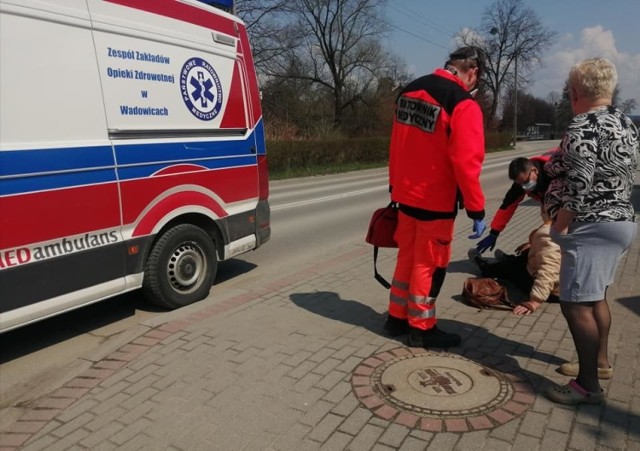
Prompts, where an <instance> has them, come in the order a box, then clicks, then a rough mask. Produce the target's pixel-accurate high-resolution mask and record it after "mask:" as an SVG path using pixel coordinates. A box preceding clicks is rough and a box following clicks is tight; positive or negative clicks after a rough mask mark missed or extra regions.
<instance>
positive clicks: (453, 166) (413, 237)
mask: <svg viewBox="0 0 640 451" xmlns="http://www.w3.org/2000/svg"><path fill="white" fill-rule="evenodd" d="M480 52H481V51H480V50H478V49H476V48H474V47H463V48H461V49H458V50H456V51H455V52H453V53H452V54H451V55H449V60H448V61H447V63H446V64H445V68H444V69H437V70H436V71H435V72H434V73H432V74H430V75H426V76H423V77H420V78H418V79H416V80H414V81H412V82H411V83H409V84H408V85H407V86H406V87H405V88H404V89H403V90H402V92H401V93H400V95H399V96H398V99H397V101H396V110H395V118H394V122H393V129H392V132H391V145H390V151H389V187H390V190H391V200H392V201H394V202H397V203H398V206H399V210H400V211H399V215H398V228H397V230H396V234H395V238H396V241H397V243H398V259H397V263H396V269H395V272H394V274H393V281H392V283H391V293H390V299H389V316H388V318H387V322H386V323H385V326H384V328H385V330H386V331H387V332H388V333H389V334H390V335H392V336H397V335H400V334H402V333H403V332H406V331H407V327H408V331H409V338H408V344H409V346H414V347H445V348H446V347H450V346H457V345H459V344H460V336H459V335H457V334H453V333H447V332H444V331H442V330H441V329H438V327H437V326H436V308H435V301H436V297H437V296H438V293H439V292H440V288H441V287H442V283H443V282H444V277H445V273H446V269H447V265H448V264H449V259H450V258H451V241H452V239H453V227H454V219H455V217H456V214H457V212H458V203H459V201H460V200H463V201H464V207H465V208H466V210H467V216H468V217H469V218H471V219H473V231H474V232H475V234H474V235H472V236H470V238H479V237H480V236H481V235H482V232H483V231H484V229H485V228H486V226H485V224H484V194H483V193H482V188H481V186H480V179H479V178H480V171H481V169H482V163H483V161H484V127H483V120H482V111H481V110H480V106H479V105H478V103H477V102H476V101H475V100H474V99H473V96H472V94H471V93H470V91H473V90H475V88H476V86H477V85H478V81H479V80H480V77H481V72H482V68H483V63H484V61H483V55H482V54H481V53H480Z"/></svg>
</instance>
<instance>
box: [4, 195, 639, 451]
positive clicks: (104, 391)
mask: <svg viewBox="0 0 640 451" xmlns="http://www.w3.org/2000/svg"><path fill="white" fill-rule="evenodd" d="M527 207H529V208H527ZM521 210H522V212H521V211H520V210H519V212H518V214H517V215H516V217H515V218H514V221H512V224H510V226H509V234H508V236H504V237H503V236H501V241H500V243H499V244H500V245H501V247H502V248H503V249H505V250H507V249H513V248H515V246H516V245H517V244H519V243H520V241H522V239H521V238H522V237H526V236H527V235H528V232H529V230H530V229H532V228H533V227H535V225H536V224H537V223H538V219H537V218H538V209H537V208H536V207H535V206H533V204H528V205H527V204H526V203H525V204H524V205H523V207H521ZM463 221H464V218H461V219H460V222H459V223H458V225H457V235H456V241H455V245H454V252H453V257H452V263H451V265H450V268H449V273H448V275H447V279H446V281H445V287H444V288H443V292H442V293H441V296H440V298H439V300H438V314H439V318H440V319H439V322H440V325H441V326H442V327H443V328H445V329H447V330H452V331H456V332H458V333H460V334H461V335H462V336H463V344H462V347H461V348H459V349H451V350H449V352H451V353H460V352H464V351H465V349H467V350H468V349H470V348H473V349H475V350H476V351H479V352H483V353H487V354H492V355H496V356H504V357H505V358H508V359H510V360H511V361H513V362H514V364H515V365H517V366H518V367H519V368H520V369H522V371H523V372H524V374H526V375H527V378H528V380H529V382H530V383H531V385H532V387H533V389H534V392H535V399H534V400H533V401H532V404H531V405H530V406H529V407H528V408H526V410H524V411H522V412H519V413H512V415H510V417H508V418H507V417H505V418H504V421H498V422H494V423H491V424H489V427H487V428H485V429H481V430H471V431H467V432H453V430H455V428H454V423H447V422H443V423H442V426H441V428H440V429H439V430H436V431H434V430H430V428H428V427H424V425H423V423H421V422H414V423H412V422H411V421H407V422H406V424H401V423H402V422H400V423H399V422H395V421H390V420H388V419H385V418H383V416H381V415H379V414H377V413H376V412H375V409H371V408H369V407H367V406H366V405H365V404H363V403H361V402H360V400H359V399H358V397H357V396H356V395H355V394H354V390H353V385H352V380H353V379H352V378H353V372H354V370H355V369H356V368H358V367H359V365H361V364H362V363H363V362H364V361H366V360H367V359H368V358H370V357H371V356H372V355H374V354H378V353H381V352H383V351H391V352H397V351H394V350H397V349H401V348H403V346H404V345H403V343H402V342H401V341H399V340H395V339H390V338H387V337H386V336H384V335H383V334H382V333H381V330H382V325H383V322H384V318H385V315H386V306H387V296H388V293H387V291H385V290H384V289H383V288H382V287H380V286H379V285H378V284H377V282H375V280H374V279H373V277H372V261H371V248H370V247H369V246H367V245H366V244H364V243H354V244H353V245H352V246H351V247H348V248H342V249H341V250H340V251H339V252H336V254H335V255H333V256H332V257H331V258H328V259H327V260H326V261H322V262H317V263H315V264H312V265H309V267H307V268H302V269H300V271H298V272H297V273H294V274H290V275H287V276H285V277H283V278H282V279H280V280H275V281H273V282H272V283H271V284H270V285H268V286H266V287H264V288H261V289H260V290H246V291H244V292H236V293H231V294H227V293H224V290H220V291H218V292H216V296H223V297H224V296H225V295H226V297H225V298H224V300H223V301H220V300H219V298H218V300H216V302H213V301H209V300H207V301H204V302H202V303H198V304H197V305H194V306H190V307H188V308H185V309H182V310H180V311H177V312H172V313H170V314H167V315H161V316H160V318H159V319H156V320H154V321H150V322H148V323H146V324H145V325H144V327H142V328H140V334H139V336H137V337H135V338H133V339H131V340H130V341H129V342H127V343H124V344H122V345H121V346H119V347H118V348H117V349H115V350H113V351H112V352H110V353H109V354H107V355H106V356H103V357H100V358H97V359H96V360H95V362H94V363H93V365H92V366H91V368H90V369H88V370H86V371H85V372H83V373H82V374H79V375H77V376H76V377H74V378H73V379H71V380H70V381H69V382H67V383H66V384H65V385H64V386H62V387H60V388H59V389H57V390H56V391H54V392H52V393H50V394H48V395H47V396H45V397H43V398H40V399H38V400H37V401H35V402H33V403H32V404H30V405H28V406H22V407H23V408H24V409H25V411H24V414H23V415H22V416H21V417H20V418H19V419H18V421H16V422H15V423H13V424H12V425H10V427H9V428H8V429H7V430H5V431H2V433H1V434H0V449H2V450H5V449H6V450H8V449H17V448H19V449H24V450H40V449H46V450H63V449H64V450H69V449H91V450H101V449H126V450H139V449H149V450H158V449H177V450H199V449H203V450H214V449H220V450H243V449H246V450H316V449H326V450H343V449H345V450H346V449H348V450H370V449H373V450H391V449H401V450H413V449H416V450H417V449H432V450H438V451H440V450H448V449H451V450H453V449H456V450H458V449H459V450H472V449H490V450H503V449H504V450H509V449H514V450H522V449H526V450H536V449H545V450H556V449H572V450H573V449H575V450H581V451H583V450H596V449H597V450H600V449H602V450H605V449H606V450H610V449H616V450H618V449H619V450H633V449H636V450H637V449H640V382H638V381H640V366H639V365H638V357H639V356H638V354H639V352H640V328H639V327H638V316H639V315H640V286H639V285H638V282H637V278H638V276H637V275H638V265H639V256H640V237H639V239H637V240H636V242H635V243H634V246H633V248H632V250H631V252H630V253H629V254H628V255H627V256H626V257H625V259H624V261H623V262H622V264H621V266H620V268H619V272H618V277H617V282H616V284H615V286H613V287H612V288H611V289H610V293H609V300H610V305H611V309H612V313H613V321H614V323H613V329H612V334H611V340H610V341H611V343H610V348H611V356H612V362H613V365H614V367H615V375H614V377H613V379H612V380H610V381H604V387H605V390H606V393H607V404H606V405H604V406H580V407H578V408H575V407H563V406H558V405H554V404H553V403H551V402H550V401H548V400H547V399H546V398H545V397H544V395H543V394H542V392H543V390H544V387H546V386H547V385H548V384H551V383H558V382H563V383H564V382H566V380H567V378H566V377H564V376H561V375H559V374H558V373H556V372H555V369H556V368H557V366H558V365H559V364H560V363H562V362H565V361H568V360H574V359H575V358H576V355H575V350H574V347H573V342H572V340H571V336H570V334H569V333H568V331H567V328H566V322H565V320H564V318H563V317H562V315H561V313H560V309H559V306H558V305H557V304H548V305H543V307H542V308H540V309H539V310H538V311H537V312H536V313H535V314H533V315H529V316H524V317H518V316H514V315H512V314H511V313H510V312H503V311H477V310H475V309H472V308H470V307H468V306H465V305H463V304H462V303H461V302H460V296H459V294H460V291H461V287H462V282H463V281H464V280H465V279H466V278H467V277H469V276H470V274H471V273H473V271H474V269H473V267H472V266H471V265H470V263H469V262H468V261H467V259H466V250H467V248H468V247H470V245H472V244H473V243H472V242H470V241H469V240H468V239H467V238H466V236H465V235H466V234H467V233H469V231H468V227H467V226H468V225H467V224H466V222H467V221H465V222H463ZM505 235H506V234H505ZM394 255H395V254H394V252H393V251H390V250H389V251H383V256H382V261H381V263H380V269H381V272H383V274H385V275H389V276H390V274H391V272H392V268H393V263H394ZM458 430H459V429H458Z"/></svg>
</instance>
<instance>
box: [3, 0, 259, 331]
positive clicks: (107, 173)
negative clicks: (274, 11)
mask: <svg viewBox="0 0 640 451" xmlns="http://www.w3.org/2000/svg"><path fill="white" fill-rule="evenodd" d="M230 3H231V2H230V1H223V0H221V1H219V2H215V1H207V2H204V1H197V0H0V332H6V331H8V330H11V329H13V328H16V327H19V326H22V325H25V324H28V323H31V322H34V321H38V320H41V319H44V318H47V317H50V316H53V315H57V314H60V313H63V312H66V311H69V310H72V309H76V308H79V307H81V306H85V305H87V304H90V303H94V302H97V301H100V300H103V299H106V298H109V297H111V296H115V295H118V294H121V293H124V292H127V291H130V290H135V289H138V288H142V291H143V293H144V294H145V296H146V297H147V298H148V299H149V300H150V301H152V302H154V303H156V304H158V305H161V306H163V307H166V308H178V307H181V306H184V305H187V304H190V303H193V302H196V301H199V300H201V299H203V298H205V297H207V295H208V294H209V291H210V289H211V287H212V284H213V281H214V278H215V274H216V269H217V265H218V262H219V261H222V260H226V259H229V258H231V257H234V256H237V255H239V254H242V253H245V252H248V251H251V250H254V249H256V248H258V247H259V246H261V245H262V244H264V243H265V242H266V241H268V240H269V237H270V230H271V229H270V210H269V200H268V197H269V181H268V169H267V159H266V151H265V140H264V126H263V121H262V112H261V107H260V94H259V91H258V83H257V78H256V73H255V68H254V65H253V58H252V55H251V49H250V45H249V39H248V35H247V31H246V27H245V25H244V24H243V22H242V21H241V20H239V19H238V18H237V17H235V16H234V15H233V14H232V13H231V12H229V11H232V5H230ZM215 4H218V6H221V7H216V5H215ZM225 9H226V11H225Z"/></svg>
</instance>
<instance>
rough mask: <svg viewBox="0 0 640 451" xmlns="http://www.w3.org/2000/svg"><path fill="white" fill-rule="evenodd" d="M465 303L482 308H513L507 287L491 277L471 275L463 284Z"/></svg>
mask: <svg viewBox="0 0 640 451" xmlns="http://www.w3.org/2000/svg"><path fill="white" fill-rule="evenodd" d="M462 300H463V301H464V302H465V304H467V305H470V306H472V307H477V308H480V309H497V310H511V309H512V308H513V304H512V303H511V301H509V296H508V294H507V289H506V288H505V287H503V286H502V285H500V284H499V283H498V282H497V281H496V280H495V279H492V278H490V277H471V278H469V279H467V280H466V281H465V282H464V285H463V286H462Z"/></svg>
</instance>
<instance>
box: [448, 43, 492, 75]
mask: <svg viewBox="0 0 640 451" xmlns="http://www.w3.org/2000/svg"><path fill="white" fill-rule="evenodd" d="M455 60H476V65H477V66H478V70H479V74H478V76H480V75H481V74H482V73H483V72H484V68H485V54H484V52H483V51H482V50H481V49H480V48H478V47H473V46H468V47H460V48H459V49H458V50H456V51H455V52H452V53H450V54H449V61H447V63H449V62H451V61H455Z"/></svg>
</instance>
